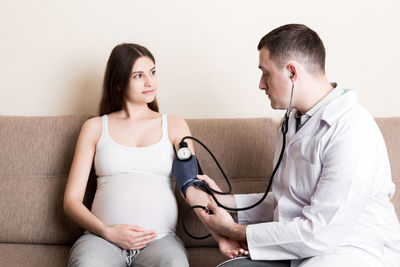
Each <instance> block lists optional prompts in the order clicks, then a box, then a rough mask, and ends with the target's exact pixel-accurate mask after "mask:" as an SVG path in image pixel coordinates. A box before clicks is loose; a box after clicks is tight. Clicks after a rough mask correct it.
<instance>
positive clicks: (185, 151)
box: [176, 147, 192, 161]
mask: <svg viewBox="0 0 400 267" xmlns="http://www.w3.org/2000/svg"><path fill="white" fill-rule="evenodd" d="M176 156H177V157H178V159H180V160H184V161H185V160H188V159H190V157H191V156H192V152H191V151H190V149H189V148H188V147H181V148H179V150H178V153H176Z"/></svg>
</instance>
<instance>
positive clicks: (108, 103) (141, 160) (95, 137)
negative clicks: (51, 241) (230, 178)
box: [64, 44, 193, 267]
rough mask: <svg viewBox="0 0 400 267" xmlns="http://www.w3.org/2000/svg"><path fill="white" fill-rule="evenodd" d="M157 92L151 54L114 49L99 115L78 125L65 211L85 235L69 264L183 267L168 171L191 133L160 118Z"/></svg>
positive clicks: (139, 49)
mask: <svg viewBox="0 0 400 267" xmlns="http://www.w3.org/2000/svg"><path fill="white" fill-rule="evenodd" d="M156 92H157V76H156V67H155V60H154V57H153V55H152V54H151V53H150V51H149V50H147V49H146V48H145V47H143V46H140V45H136V44H121V45H118V46H116V47H115V48H114V49H113V51H112V52H111V55H110V58H109V60H108V63H107V67H106V71H105V75H104V84H103V97H102V100H101V103H100V116H99V117H94V118H91V119H89V120H87V121H86V122H85V123H84V125H83V126H82V129H81V132H80V135H79V138H78V141H77V145H76V149H75V155H74V159H73V162H72V166H71V170H70V174H69V178H68V183H67V186H66V189H65V195H64V210H65V213H66V214H67V215H69V216H70V217H71V218H72V219H73V220H74V221H75V222H76V223H78V224H79V225H80V226H81V227H83V228H84V229H86V231H85V233H84V235H83V236H82V237H80V238H79V239H78V240H77V241H76V243H75V244H74V246H73V247H72V248H71V251H70V256H69V261H68V266H174V267H179V266H189V264H188V259H187V258H188V257H187V253H186V251H185V248H184V246H183V243H182V242H181V241H180V240H179V239H178V237H177V236H176V235H175V226H176V223H177V214H178V212H177V204H176V200H175V197H174V193H173V190H172V188H171V170H172V162H173V160H174V158H175V151H174V146H175V148H178V144H179V141H180V140H181V139H182V137H183V136H186V135H190V131H189V128H188V126H187V124H186V122H185V121H184V120H183V119H181V118H178V117H175V116H167V115H165V114H160V113H159V112H158V105H157V101H156ZM189 145H190V146H191V149H192V151H193V147H192V144H189ZM93 162H94V168H95V171H96V175H97V176H98V178H97V190H96V195H95V198H94V201H93V205H92V209H91V210H88V209H87V208H86V207H85V206H84V205H83V203H82V202H83V197H84V195H85V190H86V185H87V181H88V177H89V173H90V170H91V167H92V164H93Z"/></svg>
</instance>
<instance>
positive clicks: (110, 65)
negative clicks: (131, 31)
mask: <svg viewBox="0 0 400 267" xmlns="http://www.w3.org/2000/svg"><path fill="white" fill-rule="evenodd" d="M140 57H148V58H150V59H151V60H152V61H153V62H154V63H156V61H155V59H154V56H153V55H152V54H151V52H150V51H149V50H148V49H147V48H145V47H143V46H141V45H138V44H128V43H124V44H120V45H117V46H116V47H114V49H113V50H112V52H111V55H110V57H109V59H108V62H107V67H106V71H105V73H104V81H103V96H102V98H101V102H100V107H99V113H100V116H102V115H104V114H108V113H111V112H114V111H119V110H122V109H124V108H125V95H126V89H127V87H128V83H129V79H130V76H131V71H132V67H133V65H134V64H135V62H136V60H137V59H138V58H140ZM147 105H148V107H149V108H150V109H151V110H153V111H156V112H158V110H159V109H158V103H157V99H156V98H154V101H153V102H151V103H148V104H147Z"/></svg>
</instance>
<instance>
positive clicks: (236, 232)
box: [199, 202, 247, 241]
mask: <svg viewBox="0 0 400 267" xmlns="http://www.w3.org/2000/svg"><path fill="white" fill-rule="evenodd" d="M207 207H208V208H209V209H210V210H211V211H212V213H207V212H206V211H205V210H201V211H200V213H199V214H200V216H201V219H202V221H203V222H204V223H205V224H206V226H207V227H208V229H210V230H211V231H214V232H216V233H218V234H220V235H223V236H226V237H228V238H230V239H233V240H237V241H246V227H247V226H246V225H241V224H237V223H235V221H234V220H233V218H232V216H231V215H230V214H229V213H228V212H227V211H226V210H224V209H222V208H219V207H218V206H217V205H216V204H215V203H214V202H209V203H208V205H207Z"/></svg>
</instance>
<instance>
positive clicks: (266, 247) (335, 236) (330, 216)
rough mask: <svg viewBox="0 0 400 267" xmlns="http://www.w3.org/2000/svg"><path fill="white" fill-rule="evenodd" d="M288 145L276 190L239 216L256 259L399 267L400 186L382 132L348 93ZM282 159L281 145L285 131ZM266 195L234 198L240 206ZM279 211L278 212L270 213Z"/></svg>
mask: <svg viewBox="0 0 400 267" xmlns="http://www.w3.org/2000/svg"><path fill="white" fill-rule="evenodd" d="M290 116H291V118H290V121H289V130H288V134H287V143H286V144H287V145H286V150H285V154H284V156H283V159H282V163H281V166H280V168H279V170H278V171H277V173H276V177H275V179H274V182H273V186H272V193H270V194H268V197H267V198H266V200H265V201H264V203H262V204H261V205H259V206H258V207H256V208H254V209H252V210H248V211H243V212H239V213H238V220H239V223H241V224H249V225H248V227H247V230H246V238H247V242H248V247H249V251H250V255H251V258H252V259H253V260H282V259H286V260H288V259H289V260H292V263H291V266H303V267H305V266H307V267H310V266H313V267H314V266H318V267H321V266H322V267H324V266H341V267H344V266H352V267H353V266H375V267H376V266H385V267H386V266H400V250H399V249H400V226H399V221H398V218H397V216H396V214H395V211H394V206H393V205H392V203H391V202H390V198H391V197H392V196H393V194H394V190H395V186H394V184H393V182H392V179H391V170H390V165H389V159H388V155H387V151H386V145H385V143H384V140H383V137H382V135H381V132H380V130H379V128H378V126H377V125H376V123H375V121H374V119H373V118H372V117H371V115H370V114H369V113H368V112H367V111H366V110H365V109H364V108H363V107H361V106H360V105H359V104H358V101H357V96H356V93H355V92H354V91H347V92H346V93H345V94H343V95H341V96H339V97H338V98H336V99H335V100H333V101H332V102H330V103H329V104H327V105H326V106H325V107H322V108H320V109H319V110H318V111H317V112H316V113H315V114H314V115H313V116H312V117H311V118H310V119H309V121H308V122H307V123H305V124H304V125H303V126H302V128H300V130H299V131H298V132H297V133H296V131H295V127H296V126H295V125H296V121H295V118H294V112H292V114H291V115H290ZM277 138H278V142H277V146H276V152H275V164H276V161H277V158H278V156H279V153H280V150H281V142H282V134H281V133H280V131H279V134H278V136H277ZM260 197H261V194H250V195H235V200H236V203H237V206H238V207H243V206H247V205H249V204H252V203H254V202H255V201H256V200H258V199H259V198H260ZM271 211H273V212H271Z"/></svg>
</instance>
